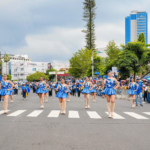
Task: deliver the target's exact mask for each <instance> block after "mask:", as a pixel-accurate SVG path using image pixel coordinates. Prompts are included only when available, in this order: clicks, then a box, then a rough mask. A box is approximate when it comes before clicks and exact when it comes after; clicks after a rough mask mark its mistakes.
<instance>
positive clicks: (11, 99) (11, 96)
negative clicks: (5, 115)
mask: <svg viewBox="0 0 150 150" xmlns="http://www.w3.org/2000/svg"><path fill="white" fill-rule="evenodd" d="M11 87H12V85H11V84H10V83H9V89H11ZM10 91H11V95H9V97H10V102H11V103H13V102H14V101H13V93H14V89H12V90H10Z"/></svg>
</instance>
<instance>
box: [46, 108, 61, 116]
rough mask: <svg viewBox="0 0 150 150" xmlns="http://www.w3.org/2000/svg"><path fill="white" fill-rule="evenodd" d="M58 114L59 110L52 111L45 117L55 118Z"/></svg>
mask: <svg viewBox="0 0 150 150" xmlns="http://www.w3.org/2000/svg"><path fill="white" fill-rule="evenodd" d="M59 114H60V110H52V111H51V112H50V114H49V115H48V116H47V117H52V118H57V117H58V116H59Z"/></svg>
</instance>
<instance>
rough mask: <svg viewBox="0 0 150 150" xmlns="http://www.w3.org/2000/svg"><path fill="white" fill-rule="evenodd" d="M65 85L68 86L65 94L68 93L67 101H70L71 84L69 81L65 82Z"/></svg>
mask: <svg viewBox="0 0 150 150" xmlns="http://www.w3.org/2000/svg"><path fill="white" fill-rule="evenodd" d="M67 86H68V89H69V90H68V93H67V95H68V98H67V102H70V93H71V89H72V86H71V85H70V83H69V82H67Z"/></svg>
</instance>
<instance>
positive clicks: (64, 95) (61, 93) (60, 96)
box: [56, 91, 68, 98]
mask: <svg viewBox="0 0 150 150" xmlns="http://www.w3.org/2000/svg"><path fill="white" fill-rule="evenodd" d="M56 97H58V98H67V97H68V95H67V93H65V92H62V91H59V92H58V93H57V94H56Z"/></svg>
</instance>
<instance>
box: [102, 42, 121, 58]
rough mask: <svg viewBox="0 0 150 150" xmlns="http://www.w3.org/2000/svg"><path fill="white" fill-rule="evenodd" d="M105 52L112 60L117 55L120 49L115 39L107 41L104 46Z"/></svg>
mask: <svg viewBox="0 0 150 150" xmlns="http://www.w3.org/2000/svg"><path fill="white" fill-rule="evenodd" d="M105 51H106V54H107V55H108V58H109V60H114V59H116V58H117V57H118V54H119V53H120V50H119V48H118V46H116V43H115V41H114V40H113V41H109V43H108V45H107V47H106V50H105Z"/></svg>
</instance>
